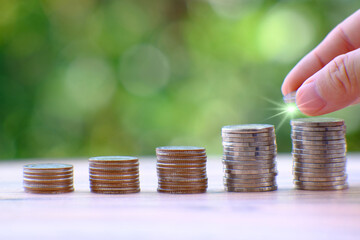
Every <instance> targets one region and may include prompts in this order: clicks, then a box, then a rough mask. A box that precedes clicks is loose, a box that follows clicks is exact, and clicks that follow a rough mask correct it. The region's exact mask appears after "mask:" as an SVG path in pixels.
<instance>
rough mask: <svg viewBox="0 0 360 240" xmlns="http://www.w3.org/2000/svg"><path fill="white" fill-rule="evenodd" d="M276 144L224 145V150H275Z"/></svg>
mask: <svg viewBox="0 0 360 240" xmlns="http://www.w3.org/2000/svg"><path fill="white" fill-rule="evenodd" d="M276 149H277V148H276V145H270V146H257V147H224V151H240V152H246V151H253V152H254V151H275V150H276Z"/></svg>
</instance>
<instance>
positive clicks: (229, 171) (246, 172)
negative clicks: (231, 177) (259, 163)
mask: <svg viewBox="0 0 360 240" xmlns="http://www.w3.org/2000/svg"><path fill="white" fill-rule="evenodd" d="M224 172H225V173H231V174H243V175H247V174H264V173H277V170H276V168H269V169H256V170H240V169H232V168H225V169H224Z"/></svg>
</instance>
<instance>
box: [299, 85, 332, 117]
mask: <svg viewBox="0 0 360 240" xmlns="http://www.w3.org/2000/svg"><path fill="white" fill-rule="evenodd" d="M296 105H297V106H298V108H299V109H300V111H302V112H303V113H305V114H307V115H317V114H316V113H317V112H319V111H320V110H321V109H322V108H324V107H325V106H326V102H325V101H324V99H322V98H321V97H320V95H319V94H318V92H317V90H316V84H315V81H313V82H310V83H306V84H303V85H302V86H301V87H300V88H299V89H298V91H297V94H296Z"/></svg>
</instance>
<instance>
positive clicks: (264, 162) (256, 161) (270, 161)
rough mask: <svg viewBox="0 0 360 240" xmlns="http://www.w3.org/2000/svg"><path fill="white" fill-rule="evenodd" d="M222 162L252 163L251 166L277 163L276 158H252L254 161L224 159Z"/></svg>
mask: <svg viewBox="0 0 360 240" xmlns="http://www.w3.org/2000/svg"><path fill="white" fill-rule="evenodd" d="M222 162H223V163H224V164H238V165H250V166H258V165H263V164H272V163H275V161H274V159H270V160H252V161H246V160H243V161H241V160H227V159H223V160H222Z"/></svg>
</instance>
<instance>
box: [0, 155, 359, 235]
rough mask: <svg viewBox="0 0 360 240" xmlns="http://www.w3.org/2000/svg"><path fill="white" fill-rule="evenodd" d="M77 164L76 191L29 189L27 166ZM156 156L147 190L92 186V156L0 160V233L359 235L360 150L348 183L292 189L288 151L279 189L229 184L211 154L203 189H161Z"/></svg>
mask: <svg viewBox="0 0 360 240" xmlns="http://www.w3.org/2000/svg"><path fill="white" fill-rule="evenodd" d="M44 161H45V162H63V163H71V164H73V165H74V178H75V182H74V184H75V192H74V193H69V194H60V195H36V194H29V193H24V191H23V188H22V166H23V165H24V164H26V163H36V162H44ZM155 164H156V160H155V158H154V157H150V158H149V157H148V158H145V157H144V158H140V176H141V178H140V181H141V193H138V194H129V195H102V194H94V193H90V192H89V181H88V163H87V160H86V159H66V160H61V159H60V160H59V159H57V160H49V159H43V160H37V159H31V160H30V159H29V160H25V161H5V162H0V239H1V240H5V239H6V240H8V239H26V240H27V239H292V240H293V239H342V240H343V239H360V155H357V154H349V156H348V170H347V171H348V175H349V185H350V189H349V190H344V191H327V192H314V191H301V190H294V189H293V185H292V175H291V164H292V163H291V157H290V155H289V154H286V155H280V156H278V170H279V175H278V177H277V181H278V186H279V190H278V191H274V192H265V193H227V192H224V191H223V184H222V177H223V176H222V175H223V172H222V164H221V158H220V157H210V158H209V161H208V166H207V169H208V178H209V189H208V192H207V193H205V194H195V195H169V194H161V193H157V192H156V187H157V176H156V166H155Z"/></svg>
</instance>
